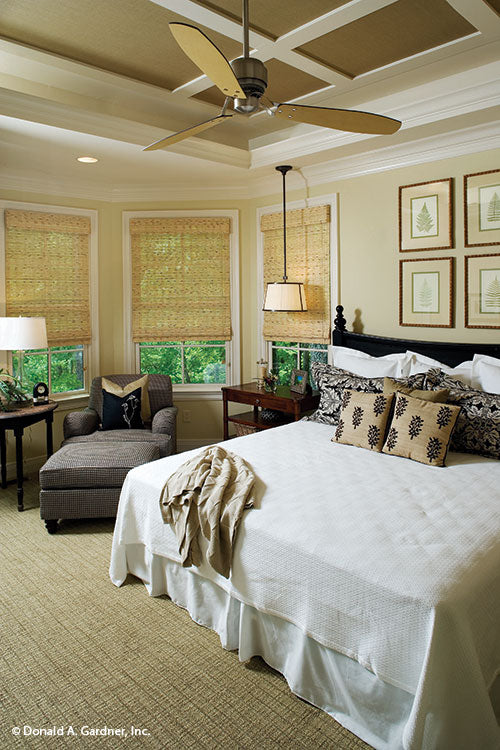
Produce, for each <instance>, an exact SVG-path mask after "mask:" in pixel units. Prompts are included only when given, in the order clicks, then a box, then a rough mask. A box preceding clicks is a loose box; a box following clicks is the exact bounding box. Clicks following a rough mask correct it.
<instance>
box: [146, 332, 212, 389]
mask: <svg viewBox="0 0 500 750" xmlns="http://www.w3.org/2000/svg"><path fill="white" fill-rule="evenodd" d="M139 351H140V370H141V372H143V373H146V372H148V373H153V372H159V373H163V374H165V375H170V377H171V378H172V383H194V384H196V383H220V384H224V383H226V347H225V342H224V341H183V342H181V341H177V342H172V341H169V342H166V341H160V342H158V343H157V344H155V343H153V342H148V343H141V344H139ZM183 363H184V377H183Z"/></svg>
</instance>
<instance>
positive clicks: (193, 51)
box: [169, 23, 246, 99]
mask: <svg viewBox="0 0 500 750" xmlns="http://www.w3.org/2000/svg"><path fill="white" fill-rule="evenodd" d="M169 27H170V31H171V32H172V34H173V35H174V38H175V41H176V42H177V44H178V45H179V47H180V48H181V49H182V50H183V51H184V52H185V53H186V55H187V56H188V57H189V58H190V59H191V60H192V61H193V62H194V63H195V65H197V66H198V67H199V69H200V70H201V72H202V73H204V74H205V75H206V76H207V77H208V78H210V80H211V81H212V83H215V85H216V86H217V88H219V89H220V90H221V91H222V93H223V94H225V95H226V96H233V97H236V98H238V99H246V94H245V92H244V91H243V89H242V88H241V86H240V84H239V83H238V79H237V78H236V76H235V75H234V73H233V69H232V68H231V66H230V64H229V62H228V60H227V59H226V58H225V57H224V55H223V54H222V52H221V51H220V49H219V48H218V47H216V46H215V44H214V43H213V42H212V41H210V39H209V38H208V36H207V35H206V34H204V33H203V31H200V29H197V28H196V26H191V25H190V24H187V23H169Z"/></svg>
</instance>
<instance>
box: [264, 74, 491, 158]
mask: <svg viewBox="0 0 500 750" xmlns="http://www.w3.org/2000/svg"><path fill="white" fill-rule="evenodd" d="M498 105H500V79H499V76H498V64H497V63H489V64H487V65H483V66H481V67H478V68H474V69H472V70H468V71H466V72H464V73H457V74H455V75H453V76H448V77H446V78H443V79H441V80H439V81H434V82H433V83H430V84H424V85H422V86H416V87H414V88H411V89H409V90H407V91H405V92H403V93H401V92H398V93H396V94H391V95H389V96H384V97H381V98H378V99H374V100H371V101H361V102H360V103H359V104H358V105H357V106H355V107H353V109H363V110H365V111H368V112H383V113H384V114H386V115H388V116H390V117H395V118H397V119H398V120H402V122H403V125H402V128H401V130H400V131H399V132H400V133H402V132H403V131H405V130H409V129H411V128H416V127H419V126H422V125H426V124H429V123H432V122H436V121H440V120H444V119H451V118H454V117H460V116H461V115H465V114H469V113H471V112H478V111H481V110H484V109H489V108H491V107H494V106H498ZM293 132H294V133H296V134H295V135H293V136H292V135H291V134H290V131H282V135H283V140H280V141H279V142H277V143H271V144H265V145H262V146H259V145H258V144H259V142H262V138H260V139H259V138H256V139H254V140H253V141H251V142H250V146H251V166H252V168H257V167H262V166H267V165H269V164H274V163H276V162H279V161H280V160H282V159H284V158H286V159H297V158H300V157H304V156H307V155H311V154H315V153H318V152H322V151H327V150H330V149H335V148H340V147H341V146H345V145H348V144H352V143H359V142H360V141H364V140H367V139H378V138H380V137H381V136H372V135H361V134H359V133H342V132H339V131H336V130H327V129H326V128H313V127H310V126H304V125H298V126H297V128H296V129H294V131H293ZM274 135H275V136H276V135H277V134H276V133H275V134H274ZM395 137H396V138H397V136H395Z"/></svg>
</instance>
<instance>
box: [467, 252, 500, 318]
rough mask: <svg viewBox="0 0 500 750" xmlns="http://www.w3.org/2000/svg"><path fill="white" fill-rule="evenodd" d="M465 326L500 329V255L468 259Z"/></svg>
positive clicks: (471, 256) (476, 256) (494, 254)
mask: <svg viewBox="0 0 500 750" xmlns="http://www.w3.org/2000/svg"><path fill="white" fill-rule="evenodd" d="M465 327H466V328H500V253H492V254H491V255H466V256H465Z"/></svg>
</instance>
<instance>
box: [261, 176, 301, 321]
mask: <svg viewBox="0 0 500 750" xmlns="http://www.w3.org/2000/svg"><path fill="white" fill-rule="evenodd" d="M291 169H293V167H290V166H288V165H286V164H285V165H282V166H281V167H276V170H277V171H278V172H281V174H282V175H283V281H275V282H271V283H269V284H268V285H267V289H266V298H265V301H264V307H263V308H262V309H263V310H266V311H269V312H278V311H279V312H305V311H306V310H307V304H306V295H305V293H304V284H302V283H301V282H299V281H288V277H287V275H286V201H285V177H286V173H287V172H289V171H290V170H291Z"/></svg>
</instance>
